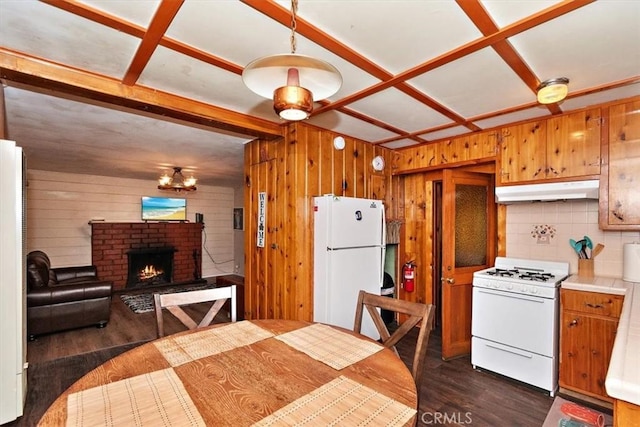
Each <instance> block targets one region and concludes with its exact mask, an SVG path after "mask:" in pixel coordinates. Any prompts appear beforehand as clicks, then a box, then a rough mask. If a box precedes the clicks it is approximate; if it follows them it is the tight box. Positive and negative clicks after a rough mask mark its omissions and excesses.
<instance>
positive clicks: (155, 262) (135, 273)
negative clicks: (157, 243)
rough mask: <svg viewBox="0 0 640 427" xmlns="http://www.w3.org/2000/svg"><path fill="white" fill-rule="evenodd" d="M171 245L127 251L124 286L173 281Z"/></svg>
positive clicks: (141, 285) (163, 283) (135, 286)
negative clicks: (126, 270)
mask: <svg viewBox="0 0 640 427" xmlns="http://www.w3.org/2000/svg"><path fill="white" fill-rule="evenodd" d="M175 252H176V249H175V248H174V247H173V246H167V247H162V248H139V249H131V250H128V251H127V258H128V274H127V284H126V288H141V287H146V286H158V285H165V284H169V283H172V282H173V254H174V253H175Z"/></svg>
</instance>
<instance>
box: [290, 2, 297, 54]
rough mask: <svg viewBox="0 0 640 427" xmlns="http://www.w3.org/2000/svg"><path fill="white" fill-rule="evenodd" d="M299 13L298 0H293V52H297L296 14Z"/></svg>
mask: <svg viewBox="0 0 640 427" xmlns="http://www.w3.org/2000/svg"><path fill="white" fill-rule="evenodd" d="M297 14H298V0H291V53H292V54H293V53H296V27H297V22H296V16H297Z"/></svg>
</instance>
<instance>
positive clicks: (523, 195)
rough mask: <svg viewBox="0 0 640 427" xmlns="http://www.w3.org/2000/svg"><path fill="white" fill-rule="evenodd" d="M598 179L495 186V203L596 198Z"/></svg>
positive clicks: (598, 186)
mask: <svg viewBox="0 0 640 427" xmlns="http://www.w3.org/2000/svg"><path fill="white" fill-rule="evenodd" d="M599 188H600V181H599V180H597V179H593V180H588V181H570V182H553V183H547V184H527V185H509V186H506V187H496V202H497V203H504V204H510V203H522V202H550V201H556V200H576V199H597V198H598V190H599Z"/></svg>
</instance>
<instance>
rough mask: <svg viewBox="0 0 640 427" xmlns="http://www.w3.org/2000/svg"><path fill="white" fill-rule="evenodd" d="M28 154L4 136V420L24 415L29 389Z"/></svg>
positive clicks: (0, 353)
mask: <svg viewBox="0 0 640 427" xmlns="http://www.w3.org/2000/svg"><path fill="white" fill-rule="evenodd" d="M23 163H24V158H23V154H22V149H21V148H20V147H17V146H16V144H15V142H13V141H6V140H3V139H0V183H2V185H0V236H1V237H0V338H1V342H2V346H1V347H0V424H4V423H7V422H9V421H13V420H15V419H16V418H18V417H20V416H22V413H23V406H24V399H25V395H26V391H27V372H26V369H27V353H26V347H27V334H26V321H25V320H26V303H25V300H26V290H25V270H26V268H25V257H24V246H23V241H24V240H25V231H24V230H25V228H24V219H25V217H24V213H25V210H24V206H25V205H24V203H25V199H24V197H23V194H24V185H25V181H26V180H25V175H24V165H23Z"/></svg>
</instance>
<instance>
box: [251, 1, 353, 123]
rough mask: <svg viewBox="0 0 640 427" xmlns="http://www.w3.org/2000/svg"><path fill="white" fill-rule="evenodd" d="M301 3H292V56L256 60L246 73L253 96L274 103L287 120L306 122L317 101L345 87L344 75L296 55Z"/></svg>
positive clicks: (307, 57)
mask: <svg viewBox="0 0 640 427" xmlns="http://www.w3.org/2000/svg"><path fill="white" fill-rule="evenodd" d="M297 11H298V0H292V1H291V54H279V55H272V56H266V57H264V58H260V59H256V60H255V61H253V62H251V63H250V64H249V65H247V66H246V67H245V69H244V71H243V72H242V80H243V81H244V84H245V85H246V86H247V87H248V88H249V89H250V90H251V91H253V92H255V93H257V94H258V95H260V96H263V97H265V98H269V99H273V109H274V110H275V112H276V113H277V114H278V115H279V116H280V117H281V118H283V119H284V120H291V121H297V120H303V119H306V118H308V117H309V115H310V114H311V112H312V111H313V100H314V99H315V100H320V99H325V98H328V97H330V96H331V95H333V94H335V93H336V92H338V90H339V89H340V86H342V76H341V75H340V72H339V71H338V70H337V69H336V68H335V67H334V66H333V65H331V64H329V63H328V62H325V61H322V60H320V59H316V58H312V57H310V56H304V55H298V54H296V16H297Z"/></svg>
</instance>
